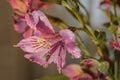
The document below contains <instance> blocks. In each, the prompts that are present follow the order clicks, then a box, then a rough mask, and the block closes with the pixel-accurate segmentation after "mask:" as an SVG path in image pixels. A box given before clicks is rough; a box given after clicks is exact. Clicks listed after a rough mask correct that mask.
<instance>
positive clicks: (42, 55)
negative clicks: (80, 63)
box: [17, 29, 80, 71]
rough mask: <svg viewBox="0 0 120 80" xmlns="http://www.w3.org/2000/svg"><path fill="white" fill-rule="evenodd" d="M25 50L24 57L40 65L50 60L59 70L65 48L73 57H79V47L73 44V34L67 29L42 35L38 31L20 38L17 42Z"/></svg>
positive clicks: (48, 62)
mask: <svg viewBox="0 0 120 80" xmlns="http://www.w3.org/2000/svg"><path fill="white" fill-rule="evenodd" d="M17 46H18V47H20V48H21V49H22V50H24V51H25V52H28V54H26V55H25V57H26V58H28V59H30V60H32V61H33V62H36V63H38V64H40V65H42V66H46V65H48V64H50V63H52V62H54V63H55V64H57V67H58V70H59V71H60V70H61V69H62V67H63V66H64V64H65V57H66V50H68V52H70V53H71V54H72V55H73V56H74V57H75V58H80V49H79V48H78V47H77V46H75V44H74V35H73V33H72V32H71V31H70V30H68V29H65V30H61V31H60V33H55V34H53V35H49V34H48V35H46V36H44V35H42V33H41V34H39V36H38V33H37V34H35V35H34V36H31V37H29V38H26V39H23V40H21V41H20V42H19V43H18V44H17Z"/></svg>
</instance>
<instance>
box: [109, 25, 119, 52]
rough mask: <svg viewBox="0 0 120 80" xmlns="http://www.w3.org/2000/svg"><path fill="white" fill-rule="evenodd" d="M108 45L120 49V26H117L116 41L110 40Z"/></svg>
mask: <svg viewBox="0 0 120 80" xmlns="http://www.w3.org/2000/svg"><path fill="white" fill-rule="evenodd" d="M110 45H112V46H113V47H114V48H115V49H117V50H119V51H120V26H119V27H118V41H117V42H116V41H112V42H110Z"/></svg>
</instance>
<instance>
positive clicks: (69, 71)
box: [62, 64, 93, 80]
mask: <svg viewBox="0 0 120 80" xmlns="http://www.w3.org/2000/svg"><path fill="white" fill-rule="evenodd" d="M62 72H63V74H64V75H66V76H67V77H68V78H70V80H93V78H92V76H90V75H89V74H87V73H85V72H84V71H83V69H82V68H81V67H80V65H77V64H71V65H69V66H67V67H66V68H65V69H63V71H62Z"/></svg>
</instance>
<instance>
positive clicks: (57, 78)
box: [35, 74, 69, 80]
mask: <svg viewBox="0 0 120 80" xmlns="http://www.w3.org/2000/svg"><path fill="white" fill-rule="evenodd" d="M35 80H69V78H67V77H66V76H64V75H62V74H56V75H54V76H46V77H43V78H42V79H35Z"/></svg>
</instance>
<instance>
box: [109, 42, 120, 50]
mask: <svg viewBox="0 0 120 80" xmlns="http://www.w3.org/2000/svg"><path fill="white" fill-rule="evenodd" d="M110 45H112V46H113V47H114V48H115V49H117V50H119V51H120V45H119V43H118V42H114V41H112V42H110Z"/></svg>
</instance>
